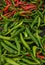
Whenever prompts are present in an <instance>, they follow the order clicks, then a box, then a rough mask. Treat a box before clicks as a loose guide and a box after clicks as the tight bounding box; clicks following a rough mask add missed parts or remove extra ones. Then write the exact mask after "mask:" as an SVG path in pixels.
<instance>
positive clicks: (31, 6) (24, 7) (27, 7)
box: [21, 4, 37, 10]
mask: <svg viewBox="0 0 45 65" xmlns="http://www.w3.org/2000/svg"><path fill="white" fill-rule="evenodd" d="M21 8H23V9H24V10H28V9H36V8H37V7H36V5H34V4H33V5H32V4H30V5H29V6H21Z"/></svg>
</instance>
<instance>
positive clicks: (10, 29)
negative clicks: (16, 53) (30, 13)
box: [6, 22, 23, 35]
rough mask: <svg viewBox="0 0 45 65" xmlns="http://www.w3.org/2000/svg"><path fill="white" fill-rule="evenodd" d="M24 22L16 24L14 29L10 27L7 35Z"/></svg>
mask: <svg viewBox="0 0 45 65" xmlns="http://www.w3.org/2000/svg"><path fill="white" fill-rule="evenodd" d="M22 23H23V22H21V23H19V24H18V25H17V26H14V27H13V28H12V29H10V30H9V31H8V32H7V33H6V35H7V34H9V33H10V32H11V31H13V30H14V29H16V28H18V27H20V26H21V25H22Z"/></svg>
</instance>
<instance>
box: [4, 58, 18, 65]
mask: <svg viewBox="0 0 45 65" xmlns="http://www.w3.org/2000/svg"><path fill="white" fill-rule="evenodd" d="M5 61H6V62H8V63H9V64H12V65H19V64H18V63H16V62H15V61H14V60H13V59H10V58H6V57H5Z"/></svg>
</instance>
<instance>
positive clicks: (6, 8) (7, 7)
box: [3, 4, 10, 13]
mask: <svg viewBox="0 0 45 65" xmlns="http://www.w3.org/2000/svg"><path fill="white" fill-rule="evenodd" d="M9 7H10V4H9V5H7V6H6V7H5V8H4V10H3V11H4V13H7V12H8V9H9Z"/></svg>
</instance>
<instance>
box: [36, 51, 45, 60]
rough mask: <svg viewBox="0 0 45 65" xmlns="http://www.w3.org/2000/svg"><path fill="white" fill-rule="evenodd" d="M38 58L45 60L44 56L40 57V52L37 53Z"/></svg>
mask: <svg viewBox="0 0 45 65" xmlns="http://www.w3.org/2000/svg"><path fill="white" fill-rule="evenodd" d="M37 58H41V59H44V58H45V57H44V56H43V55H40V52H37Z"/></svg>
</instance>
